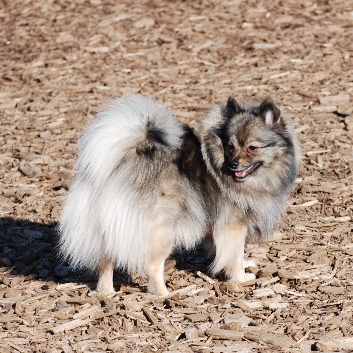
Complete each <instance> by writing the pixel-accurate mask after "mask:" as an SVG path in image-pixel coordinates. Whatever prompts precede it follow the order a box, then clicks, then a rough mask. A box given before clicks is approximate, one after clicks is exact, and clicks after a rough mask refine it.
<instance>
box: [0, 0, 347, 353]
mask: <svg viewBox="0 0 353 353" xmlns="http://www.w3.org/2000/svg"><path fill="white" fill-rule="evenodd" d="M0 3H1V6H0V33H1V36H0V60H1V65H0V85H1V86H0V87H1V89H0V119H1V136H0V154H1V155H0V164H1V168H0V179H1V190H0V216H1V219H0V342H1V351H2V352H4V353H9V352H21V353H22V352H51V353H53V352H63V353H70V352H212V353H221V352H222V353H223V352H242V353H245V352H246V353H248V352H273V353H275V352H303V353H304V352H311V351H320V352H352V351H353V328H352V324H353V319H352V316H353V269H352V256H353V241H352V240H353V235H352V229H353V224H352V216H353V206H352V199H353V187H352V184H353V176H352V165H353V153H352V152H353V149H352V141H353V114H352V110H353V108H352V101H351V100H352V95H353V62H352V56H353V40H352V33H353V3H352V1H350V0H331V1H325V0H316V1H314V0H302V1H297V0H288V1H280V0H274V1H265V0H258V1H255V0H249V1H241V0H233V1H231V0H221V1H207V0H200V1H188V2H186V1H181V0H177V1H173V2H171V1H170V2H167V1H161V0H150V1H146V0H143V1H127V0H121V1H112V0H104V1H103V0H90V1H85V0H77V1H66V0H37V1H33V0H21V1H20V0H11V1H10V0H2V1H0ZM127 92H139V93H142V94H145V95H151V96H153V97H155V98H156V99H158V100H160V101H163V102H166V103H167V104H169V105H170V106H171V107H172V108H173V109H175V110H176V112H177V115H178V116H179V117H180V118H181V119H183V121H185V122H187V123H189V124H191V125H192V124H194V123H195V122H196V121H197V120H199V119H200V117H202V116H204V115H205V114H206V113H207V111H208V110H209V109H210V107H211V106H212V104H214V103H222V102H225V101H226V99H227V98H228V96H229V95H233V96H234V97H235V98H237V99H260V98H264V97H267V96H271V97H272V98H273V99H275V101H276V102H277V103H278V105H279V106H280V107H283V108H284V109H285V110H286V112H287V114H288V115H289V116H290V117H291V118H292V119H293V121H294V124H295V127H296V129H297V132H298V134H299V137H300V140H301V142H302V147H303V154H304V157H303V169H302V172H301V174H300V177H301V178H302V181H301V182H300V183H298V184H297V185H296V188H295V190H294V191H293V194H292V196H291V199H290V200H289V203H288V210H287V213H286V215H285V218H284V220H283V223H282V224H281V226H280V231H281V234H279V235H278V237H277V239H276V240H274V241H273V242H270V243H264V244H258V245H256V244H255V245H252V244H249V245H248V247H247V257H251V258H253V259H254V260H255V261H256V262H257V264H258V268H252V269H251V270H252V271H253V272H255V273H256V275H257V278H256V280H254V281H251V282H249V283H245V284H244V285H230V284H228V283H225V282H223V281H222V278H220V277H212V278H211V275H210V274H209V272H208V269H207V266H208V265H209V262H208V260H207V259H206V258H205V256H204V254H203V252H202V249H201V248H200V249H197V250H195V251H194V252H189V253H183V252H181V253H177V254H175V256H174V257H173V258H172V259H170V260H168V263H167V270H166V279H167V285H168V287H169V288H170V289H171V291H172V294H171V295H170V296H169V297H168V298H165V299H161V298H157V297H153V296H151V295H149V294H147V293H146V280H145V279H143V278H138V277H132V278H130V277H128V276H126V274H124V273H116V274H115V285H116V287H117V289H118V292H117V294H116V295H114V296H112V297H109V298H100V297H96V296H90V295H89V294H90V292H91V290H93V289H94V285H95V281H96V277H95V275H94V274H89V273H78V272H74V271H72V270H70V268H68V266H67V264H65V263H61V262H60V260H59V259H58V258H57V257H56V254H55V252H56V250H55V246H56V245H55V244H56V241H57V235H56V233H55V226H56V224H57V222H58V220H59V215H60V211H61V208H62V202H63V199H64V197H65V195H66V193H67V189H68V187H69V185H70V183H71V181H72V177H73V176H74V171H73V166H74V161H75V158H76V151H77V150H76V141H77V138H78V136H79V135H80V133H81V132H82V130H83V129H84V127H85V126H86V125H87V124H88V123H89V122H90V121H91V119H92V115H93V114H94V112H96V111H97V110H98V109H100V107H102V106H103V104H104V103H105V102H106V101H107V100H108V99H109V98H110V97H112V96H121V95H123V94H125V93H127Z"/></svg>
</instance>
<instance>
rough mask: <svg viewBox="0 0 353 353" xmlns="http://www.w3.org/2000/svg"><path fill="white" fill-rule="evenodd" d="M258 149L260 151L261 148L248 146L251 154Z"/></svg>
mask: <svg viewBox="0 0 353 353" xmlns="http://www.w3.org/2000/svg"><path fill="white" fill-rule="evenodd" d="M258 149H259V147H257V146H252V145H250V146H248V151H249V152H256V151H257V150H258Z"/></svg>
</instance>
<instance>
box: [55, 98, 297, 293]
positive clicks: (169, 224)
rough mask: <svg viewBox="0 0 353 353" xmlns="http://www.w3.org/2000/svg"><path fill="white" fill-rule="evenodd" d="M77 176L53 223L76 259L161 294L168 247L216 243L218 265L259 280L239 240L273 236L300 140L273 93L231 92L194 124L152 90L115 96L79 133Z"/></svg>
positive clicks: (104, 287) (104, 285)
mask: <svg viewBox="0 0 353 353" xmlns="http://www.w3.org/2000/svg"><path fill="white" fill-rule="evenodd" d="M79 145H80V155H79V159H78V162H77V169H78V173H77V177H76V179H75V180H74V182H73V184H72V186H71V189H70V191H69V194H68V197H67V199H66V202H65V205H64V210H63V213H62V218H61V223H60V228H59V231H60V250H61V253H62V255H63V258H65V259H67V260H68V261H69V262H70V264H71V265H72V266H73V267H78V268H86V269H90V270H97V269H98V270H99V280H98V285H97V290H98V291H99V292H100V293H101V294H102V295H107V294H109V293H113V292H114V288H113V270H114V268H117V269H124V270H127V271H128V272H129V273H131V274H140V275H147V277H148V291H149V292H151V293H153V294H157V295H160V296H166V295H168V289H167V287H166V285H165V281H164V262H165V260H166V259H167V258H168V257H169V256H170V254H171V253H172V252H173V250H174V249H176V248H186V249H192V248H194V247H195V246H196V245H197V244H198V243H199V242H200V241H201V240H202V239H203V238H204V237H205V236H209V237H210V238H211V240H212V242H213V245H214V250H215V259H214V261H213V264H212V271H213V272H214V273H217V272H220V271H224V272H225V274H226V275H227V277H228V278H229V280H231V281H236V282H244V281H248V280H251V279H254V278H255V275H254V274H252V273H246V272H245V268H246V267H248V266H252V265H255V264H254V262H253V261H251V260H245V259H244V245H245V242H246V241H260V240H265V239H268V238H269V237H271V236H272V234H273V232H274V230H275V228H276V225H277V224H278V222H279V220H280V219H281V216H282V214H283V212H284V210H285V205H286V201H287V198H288V195H289V193H290V191H291V189H292V187H293V183H294V181H295V178H296V176H297V173H298V168H299V166H300V160H301V154H300V147H299V143H298V140H297V138H296V136H295V134H294V131H293V128H292V126H291V124H290V123H289V122H288V120H287V119H286V117H285V116H284V115H283V114H281V112H280V110H279V109H278V108H277V107H276V105H275V104H274V103H273V101H272V100H271V99H266V100H263V101H262V102H257V103H241V102H237V101H236V100H235V99H234V98H232V97H230V98H229V99H228V101H227V103H226V105H221V106H216V107H215V108H214V109H213V110H212V111H211V112H210V113H209V114H208V115H207V116H206V117H205V119H204V120H203V121H201V123H200V124H199V125H198V126H197V127H196V128H195V129H192V128H190V127H188V126H186V125H183V124H182V123H181V122H179V121H178V119H177V118H176V117H175V115H174V113H173V112H172V111H170V110H169V109H168V108H166V107H165V106H163V105H159V104H158V103H157V102H155V101H154V100H152V99H150V98H146V97H144V96H140V95H130V96H127V97H126V98H122V99H115V100H112V101H111V103H110V104H109V105H108V106H107V107H106V108H105V109H104V110H103V111H101V112H100V113H99V114H97V116H96V118H95V120H94V121H93V123H92V124H91V125H90V126H89V127H88V129H87V130H86V132H85V133H84V134H83V136H82V138H81V140H80V144H79Z"/></svg>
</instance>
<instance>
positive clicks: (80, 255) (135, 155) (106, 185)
mask: <svg viewBox="0 0 353 353" xmlns="http://www.w3.org/2000/svg"><path fill="white" fill-rule="evenodd" d="M182 135H183V126H182V125H181V124H180V123H179V121H178V120H177V119H176V117H175V116H174V113H173V112H172V111H170V110H169V109H168V108H167V107H165V106H161V105H159V104H158V103H157V102H155V101H154V100H152V99H150V98H146V97H143V96H140V95H130V96H127V97H126V98H122V99H115V100H113V101H111V103H110V105H109V106H108V107H107V108H105V109H104V110H103V111H101V112H100V113H98V114H97V116H96V118H95V120H94V121H93V123H92V124H91V125H90V126H89V127H88V129H87V130H86V132H85V133H84V134H83V136H82V137H81V139H80V141H79V147H80V153H79V159H78V162H77V166H76V167H77V170H78V173H77V177H76V179H75V181H74V182H73V184H72V186H71V188H70V191H69V194H68V196H67V199H66V202H65V204H64V209H63V213H62V217H61V222H60V226H59V233H60V252H61V254H62V255H63V257H64V258H65V259H66V260H68V261H69V262H70V263H71V265H72V266H74V267H79V268H88V269H96V268H97V266H98V264H99V261H100V260H101V259H102V258H111V259H112V260H113V262H114V263H115V265H116V267H120V268H125V269H127V270H128V271H130V272H140V273H141V272H143V269H144V267H145V262H146V256H147V252H148V246H149V245H148V231H149V230H148V223H149V222H147V219H146V218H148V209H147V208H149V207H151V202H153V195H152V196H151V193H153V191H152V190H158V182H159V180H160V176H161V173H162V172H163V168H164V167H165V165H166V164H168V163H170V161H171V160H172V159H173V158H175V155H176V154H177V153H178V151H179V149H180V146H181V141H182Z"/></svg>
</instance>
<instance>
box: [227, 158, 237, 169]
mask: <svg viewBox="0 0 353 353" xmlns="http://www.w3.org/2000/svg"><path fill="white" fill-rule="evenodd" d="M238 165H239V161H238V160H237V159H232V160H231V161H229V162H228V167H229V169H230V170H236V169H237V168H238Z"/></svg>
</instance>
